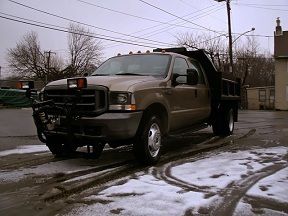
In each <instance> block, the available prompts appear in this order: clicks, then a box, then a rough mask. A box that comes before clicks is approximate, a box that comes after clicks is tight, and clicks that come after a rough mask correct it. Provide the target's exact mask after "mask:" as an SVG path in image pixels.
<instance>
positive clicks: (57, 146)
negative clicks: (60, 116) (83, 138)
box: [46, 138, 77, 156]
mask: <svg viewBox="0 0 288 216" xmlns="http://www.w3.org/2000/svg"><path fill="white" fill-rule="evenodd" d="M46 145H47V147H48V148H49V150H50V151H51V153H52V154H53V155H55V156H64V155H66V154H69V153H73V152H75V151H76V150H77V146H74V145H73V146H72V145H68V144H64V143H60V142H59V141H57V140H56V139H55V138H47V140H46Z"/></svg>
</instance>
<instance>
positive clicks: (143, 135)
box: [133, 115, 162, 164]
mask: <svg viewBox="0 0 288 216" xmlns="http://www.w3.org/2000/svg"><path fill="white" fill-rule="evenodd" d="M161 144H162V128H161V122H160V120H159V118H158V117H157V116H154V115H152V116H150V117H148V118H147V119H146V120H144V121H143V123H142V125H141V126H140V128H139V131H138V134H137V138H136V142H135V143H134V144H133V149H134V154H135V157H136V159H137V160H139V161H140V162H141V163H144V164H155V163H156V162H157V161H158V160H159V158H160V150H161Z"/></svg>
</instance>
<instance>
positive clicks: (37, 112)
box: [32, 100, 73, 143]
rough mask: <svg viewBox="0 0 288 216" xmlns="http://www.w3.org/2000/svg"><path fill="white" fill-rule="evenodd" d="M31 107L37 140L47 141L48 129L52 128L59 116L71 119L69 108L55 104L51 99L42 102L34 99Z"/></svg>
mask: <svg viewBox="0 0 288 216" xmlns="http://www.w3.org/2000/svg"><path fill="white" fill-rule="evenodd" d="M32 109H33V119H34V122H35V125H36V128H37V135H38V137H39V140H40V141H41V142H44V143H46V142H47V135H48V133H49V131H51V130H53V129H54V127H55V124H56V122H57V121H59V118H60V117H61V116H62V117H63V116H65V117H66V119H72V116H73V115H72V113H73V112H72V111H71V109H68V108H65V107H60V106H57V105H56V104H55V103H54V102H53V101H52V100H49V101H43V102H39V101H34V102H33V103H32ZM68 125H70V124H68ZM68 131H71V130H68Z"/></svg>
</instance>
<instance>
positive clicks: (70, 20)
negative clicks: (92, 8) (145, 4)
mask: <svg viewBox="0 0 288 216" xmlns="http://www.w3.org/2000/svg"><path fill="white" fill-rule="evenodd" d="M8 1H10V2H12V3H14V4H17V5H20V6H22V7H26V8H29V9H31V10H35V11H37V12H40V13H44V14H47V15H49V16H54V17H57V18H59V19H63V20H66V21H69V22H74V23H77V24H81V25H85V26H88V27H93V28H96V29H100V30H103V31H108V32H112V33H116V34H120V35H123V36H127V37H133V38H137V39H141V40H147V41H151V42H156V43H162V44H166V45H171V44H168V43H165V42H159V41H155V40H150V39H147V38H141V37H137V36H133V35H129V34H124V33H121V32H117V31H113V30H110V29H106V28H102V27H98V26H94V25H90V24H87V23H83V22H79V21H77V20H73V19H69V18H66V17H63V16H59V15H57V14H53V13H50V12H47V11H44V10H40V9H37V8H34V7H31V6H28V5H25V4H22V3H19V2H16V1H13V0H8ZM165 24H166V23H165Z"/></svg>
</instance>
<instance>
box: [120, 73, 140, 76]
mask: <svg viewBox="0 0 288 216" xmlns="http://www.w3.org/2000/svg"><path fill="white" fill-rule="evenodd" d="M115 75H132V76H145V75H143V74H137V73H116V74H115Z"/></svg>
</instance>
